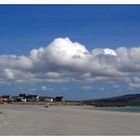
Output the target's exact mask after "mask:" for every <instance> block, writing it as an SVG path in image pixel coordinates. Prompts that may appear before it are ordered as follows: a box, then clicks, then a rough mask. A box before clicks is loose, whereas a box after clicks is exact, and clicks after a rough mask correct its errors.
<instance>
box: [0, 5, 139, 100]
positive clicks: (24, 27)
mask: <svg viewBox="0 0 140 140" xmlns="http://www.w3.org/2000/svg"><path fill="white" fill-rule="evenodd" d="M139 36H140V6H139V5H127V6H126V5H115V6H113V5H110V6H109V5H77V6H76V5H63V6H62V5H59V6H58V5H36V6H35V5H34V6H33V5H16V6H14V5H9V6H8V5H0V55H11V54H14V55H17V56H20V55H24V54H29V52H30V51H31V50H32V49H34V48H39V47H47V46H48V44H49V43H50V42H52V41H53V40H54V39H55V38H64V37H68V38H69V39H70V40H71V41H72V42H75V41H76V42H79V43H81V44H83V45H85V46H86V48H87V50H89V51H91V50H93V49H94V48H110V49H116V48H118V47H126V48H131V47H139V46H140V39H139ZM138 76H139V75H138ZM117 82H118V81H117ZM8 83H9V82H8ZM118 83H120V82H118ZM42 85H45V86H46V87H47V89H48V90H47V92H46V93H45V92H44V91H41V92H38V93H40V94H43V95H44V94H46V95H49V96H51V95H53V96H55V95H60V94H63V95H64V96H65V97H66V98H70V99H89V98H100V97H108V96H116V95H121V94H124V93H136V92H139V88H136V89H135V88H134V89H131V88H128V86H127V84H126V83H125V82H122V84H121V87H117V86H116V88H117V90H114V88H112V87H111V86H110V85H109V84H106V83H105V82H97V83H87V82H85V83H82V84H81V83H72V84H71V82H70V83H65V82H64V83H51V82H47V83H44V82H41V83H32V84H28V85H26V84H20V85H17V84H15V83H14V84H13V83H12V84H9V85H5V84H1V85H0V89H1V92H2V93H1V94H3V93H4V94H9V93H10V94H17V93H18V92H20V90H19V87H22V88H24V89H40V88H41V86H42ZM118 85H119V84H118ZM83 87H84V88H83ZM11 91H13V93H12V92H11Z"/></svg>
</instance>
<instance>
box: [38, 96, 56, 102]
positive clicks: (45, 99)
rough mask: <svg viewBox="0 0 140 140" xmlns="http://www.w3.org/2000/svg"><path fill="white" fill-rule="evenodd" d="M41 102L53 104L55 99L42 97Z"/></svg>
mask: <svg viewBox="0 0 140 140" xmlns="http://www.w3.org/2000/svg"><path fill="white" fill-rule="evenodd" d="M39 101H41V102H45V101H46V102H53V101H54V98H53V97H46V96H40V97H39Z"/></svg>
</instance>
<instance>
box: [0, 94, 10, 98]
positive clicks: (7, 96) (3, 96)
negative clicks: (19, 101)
mask: <svg viewBox="0 0 140 140" xmlns="http://www.w3.org/2000/svg"><path fill="white" fill-rule="evenodd" d="M1 97H2V98H4V99H10V98H11V96H10V95H2V96H1Z"/></svg>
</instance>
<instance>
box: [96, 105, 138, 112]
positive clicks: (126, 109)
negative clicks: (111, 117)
mask: <svg viewBox="0 0 140 140" xmlns="http://www.w3.org/2000/svg"><path fill="white" fill-rule="evenodd" d="M97 110H104V111H115V112H134V113H140V107H139V106H137V107H104V108H97Z"/></svg>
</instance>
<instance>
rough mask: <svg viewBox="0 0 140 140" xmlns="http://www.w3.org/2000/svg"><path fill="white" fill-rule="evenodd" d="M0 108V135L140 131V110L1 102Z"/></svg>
mask: <svg viewBox="0 0 140 140" xmlns="http://www.w3.org/2000/svg"><path fill="white" fill-rule="evenodd" d="M0 111H2V112H3V113H2V114H0V135H140V113H123V112H107V111H101V110H100V111H98V110H94V109H92V107H80V106H79V107H78V106H50V107H49V108H45V107H44V106H42V105H0Z"/></svg>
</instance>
